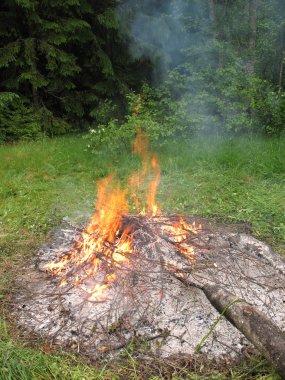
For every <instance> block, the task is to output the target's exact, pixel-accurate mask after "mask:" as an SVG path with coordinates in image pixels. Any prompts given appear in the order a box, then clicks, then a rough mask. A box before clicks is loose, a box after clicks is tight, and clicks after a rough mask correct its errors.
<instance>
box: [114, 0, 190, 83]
mask: <svg viewBox="0 0 285 380" xmlns="http://www.w3.org/2000/svg"><path fill="white" fill-rule="evenodd" d="M189 7H190V3H189V1H187V0H164V1H161V0H146V1H137V0H128V1H124V3H123V4H122V5H121V6H119V7H118V16H119V21H120V24H121V29H122V30H123V29H125V30H126V29H128V33H129V38H130V44H129V49H130V53H131V55H132V56H133V58H134V59H140V58H148V59H150V60H151V61H152V63H153V65H154V71H155V72H154V76H155V77H156V78H157V77H160V79H162V78H163V76H164V74H165V73H166V72H167V70H169V69H170V68H173V67H175V66H177V65H178V64H180V63H181V62H183V49H185V48H186V47H187V46H189V38H191V37H192V36H191V33H189V30H187V28H186V24H185V14H188V15H189V14H193V11H195V12H196V11H197V9H194V8H196V7H195V6H193V5H191V7H192V9H191V10H190V12H189ZM188 21H189V20H188Z"/></svg>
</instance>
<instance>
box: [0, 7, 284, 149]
mask: <svg viewBox="0 0 285 380" xmlns="http://www.w3.org/2000/svg"><path fill="white" fill-rule="evenodd" d="M118 9H123V16H124V17H121V16H122V13H121V14H120V12H118ZM173 10H174V11H173ZM173 12H174V13H173ZM139 14H143V15H144V17H146V20H148V22H150V24H149V25H150V29H148V25H145V24H144V18H141V19H140V23H137V24H136V28H133V26H134V23H135V20H137V19H138V15H139ZM151 20H153V21H151ZM284 20H285V2H284V0H270V1H268V0H246V1H245V0H2V1H1V4H0V141H1V140H2V141H9V140H13V139H17V138H23V137H36V136H37V135H39V134H41V133H45V134H47V135H55V134H60V133H66V132H71V131H73V130H84V129H86V128H87V127H88V126H90V125H93V126H94V125H95V126H97V125H98V124H107V123H108V121H109V120H110V119H113V120H116V119H120V118H122V115H123V114H124V113H125V111H126V102H127V101H126V99H130V96H132V95H130V94H132V91H138V92H139V91H140V88H141V85H142V83H143V82H150V81H152V84H155V85H156V86H157V85H158V83H160V81H161V79H162V78H164V79H165V78H167V80H166V82H165V83H164V87H163V88H162V90H161V91H159V90H158V92H157V89H156V90H155V91H154V92H153V93H151V92H149V91H148V93H149V94H151V95H150V97H151V98H150V100H149V99H147V97H146V95H144V96H143V97H142V98H144V99H145V108H146V107H148V108H149V109H148V110H146V111H147V112H145V113H146V114H148V116H150V115H151V117H152V118H153V116H152V115H155V118H156V119H155V122H159V121H161V123H163V120H166V124H167V123H168V124H167V125H168V127H167V128H173V125H176V126H179V128H181V129H187V128H188V129H189V130H191V128H192V130H196V129H199V128H202V126H208V127H211V126H213V125H214V126H219V125H224V126H226V127H227V128H228V129H231V130H234V131H240V130H250V129H252V128H253V126H256V125H262V126H263V131H265V132H267V133H275V132H278V133H279V132H280V131H282V130H283V129H284V124H285V117H284V116H283V115H284V114H285V100H284V99H285V97H284V86H285V79H284V61H285V21H284ZM134 34H135V35H134ZM167 38H168V39H167ZM167 73H168V75H166V74H167ZM144 88H145V87H144ZM165 93H167V94H168V95H167V96H165ZM156 94H158V96H157V95H156ZM151 105H152V107H156V110H154V108H152V107H151ZM142 109H143V107H142ZM225 110H228V112H227V113H225ZM175 115H176V116H177V117H176V119H175V117H174V116H175ZM165 118H166V119H165ZM167 118H168V119H167ZM113 125H114V123H113ZM161 128H162V129H164V130H165V131H166V130H167V128H166V129H165V126H162V127H161ZM224 128H225V127H224ZM167 134H171V131H170V130H169V131H168V132H167Z"/></svg>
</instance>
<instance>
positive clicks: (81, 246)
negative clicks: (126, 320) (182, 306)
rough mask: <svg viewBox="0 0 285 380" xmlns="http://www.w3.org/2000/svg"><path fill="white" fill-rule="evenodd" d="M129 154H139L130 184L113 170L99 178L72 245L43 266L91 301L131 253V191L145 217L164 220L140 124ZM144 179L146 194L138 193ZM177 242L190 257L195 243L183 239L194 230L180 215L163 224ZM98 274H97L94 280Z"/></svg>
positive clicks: (156, 172) (154, 165)
mask: <svg viewBox="0 0 285 380" xmlns="http://www.w3.org/2000/svg"><path fill="white" fill-rule="evenodd" d="M133 154H136V155H139V156H140V158H141V161H142V164H141V169H140V170H139V171H137V172H135V173H133V174H132V175H131V176H130V178H129V180H128V185H129V186H128V187H129V188H125V189H124V188H122V186H121V184H120V182H119V181H118V180H116V178H115V176H114V175H110V176H109V177H107V178H104V179H102V180H100V181H98V182H97V188H98V197H97V203H96V211H95V213H94V215H93V217H92V218H91V220H90V223H89V225H88V226H87V228H86V230H85V231H84V232H83V233H82V235H81V238H80V239H79V241H78V242H77V244H76V246H75V248H74V249H73V250H72V251H71V252H69V253H68V254H66V255H64V256H63V257H61V258H60V259H57V260H55V261H53V262H51V263H50V264H48V265H47V267H46V269H47V271H49V272H50V273H52V274H53V275H55V276H60V277H61V279H60V284H59V286H60V287H65V286H67V285H70V281H72V282H73V285H74V286H77V287H79V288H80V289H81V290H83V291H85V292H86V294H87V295H88V299H89V300H90V301H100V300H102V299H104V297H105V296H104V295H105V293H106V292H107V291H108V289H109V288H110V286H111V284H112V283H113V282H114V281H115V280H116V279H117V275H116V269H123V268H125V267H127V266H128V264H129V262H130V258H131V257H132V256H133V255H134V248H133V246H134V244H133V243H134V242H133V232H134V226H132V225H128V226H126V227H125V226H124V225H123V221H124V217H125V216H126V215H127V214H128V213H129V210H130V205H129V202H128V195H130V197H131V199H132V201H133V206H134V208H135V211H136V213H137V214H139V215H141V216H145V217H147V218H150V219H151V218H154V217H155V218H156V220H159V221H161V222H164V219H165V218H164V217H163V216H162V215H161V211H160V210H159V207H158V205H157V202H156V195H157V188H158V185H159V182H160V167H159V163H158V159H157V157H156V155H153V154H151V152H150V151H149V148H148V141H147V138H146V136H144V134H143V133H142V131H141V129H138V132H137V136H136V139H135V141H134V143H133ZM145 183H147V188H146V196H145V197H144V198H142V197H141V196H139V194H143V190H144V189H145ZM163 230H164V232H165V233H167V234H168V235H169V237H170V239H172V241H173V243H175V244H177V247H178V249H179V251H180V253H182V254H185V255H186V256H187V257H188V258H189V259H191V260H192V259H193V255H194V253H193V249H192V247H191V246H189V245H187V244H186V240H187V238H188V237H189V235H190V233H196V230H195V226H190V225H189V224H187V223H186V222H185V221H184V219H183V218H182V217H181V218H180V219H179V220H178V221H176V222H173V223H172V224H171V225H169V224H167V223H166V224H165V226H164V227H163ZM95 275H96V278H97V277H98V276H99V277H100V278H101V280H100V281H99V282H98V279H97V283H95V280H92V279H94V278H95Z"/></svg>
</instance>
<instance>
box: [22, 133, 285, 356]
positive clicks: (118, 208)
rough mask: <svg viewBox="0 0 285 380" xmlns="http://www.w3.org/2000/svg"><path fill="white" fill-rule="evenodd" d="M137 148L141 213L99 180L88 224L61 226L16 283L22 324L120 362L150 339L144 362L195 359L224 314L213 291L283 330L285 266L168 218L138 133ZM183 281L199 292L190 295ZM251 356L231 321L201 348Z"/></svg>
mask: <svg viewBox="0 0 285 380" xmlns="http://www.w3.org/2000/svg"><path fill="white" fill-rule="evenodd" d="M133 149H134V153H136V154H139V155H140V156H141V158H142V168H141V170H140V171H138V172H137V173H135V174H133V175H132V176H131V177H130V178H129V180H128V184H129V186H130V188H131V191H130V192H129V195H130V197H131V198H132V199H133V203H134V208H135V211H136V214H135V215H132V214H131V213H130V209H131V208H130V206H129V203H128V202H127V190H125V189H123V188H122V186H121V185H120V183H119V182H118V181H116V180H115V177H114V176H110V177H108V178H107V179H104V180H101V181H100V182H99V183H98V200H97V207H96V212H95V214H94V216H93V217H92V218H91V221H90V223H89V225H88V226H87V227H86V228H84V229H78V228H76V227H72V226H68V228H67V229H62V230H61V231H60V232H59V236H58V238H56V239H55V241H54V243H53V245H52V246H51V247H46V248H45V249H43V250H42V251H41V252H40V254H39V255H38V257H37V266H36V268H35V266H34V265H32V266H31V267H29V268H26V271H25V273H26V274H25V276H23V277H22V278H21V279H19V280H18V285H19V286H20V287H21V289H23V290H22V292H21V293H20V294H17V296H16V299H15V305H16V309H15V313H16V314H17V315H18V317H19V318H20V321H19V322H20V324H21V325H22V326H25V327H26V328H27V329H28V330H33V331H35V332H37V333H38V334H39V335H40V336H42V337H45V338H46V339H48V340H50V341H53V342H54V343H55V344H60V345H62V346H65V347H71V348H73V349H76V350H77V351H78V352H85V353H87V354H88V355H90V356H92V357H98V356H101V355H103V354H104V355H106V354H113V355H115V354H116V353H117V352H119V351H120V350H121V349H122V348H124V347H125V346H126V345H128V343H129V342H130V341H133V340H134V339H139V341H145V342H148V345H147V352H146V351H145V352H144V353H143V355H145V356H146V355H147V356H151V355H156V356H170V355H175V354H180V353H186V354H193V353H194V351H195V347H196V346H197V345H198V343H199V342H200V341H201V339H202V338H203V336H204V335H205V334H206V333H207V332H208V331H209V329H210V328H211V326H212V325H213V323H214V321H215V319H216V318H217V316H218V313H217V311H216V310H215V309H214V308H213V307H212V306H211V304H210V303H209V301H208V299H207V297H206V296H205V294H204V292H203V291H202V290H201V289H204V288H205V286H213V285H214V286H217V287H219V288H222V289H227V291H232V293H234V294H236V295H237V296H238V297H240V298H243V299H244V300H246V301H247V302H250V303H252V304H254V305H255V306H257V307H258V308H259V309H260V310H261V311H263V312H266V313H267V314H268V315H269V317H270V318H271V319H272V321H273V322H274V323H275V324H276V325H277V326H279V328H280V329H284V328H285V320H284V315H285V313H284V312H285V309H284V302H283V300H284V296H285V292H284V288H285V285H284V284H285V280H284V279H285V275H284V274H285V270H284V262H283V261H282V260H281V259H280V258H279V257H278V255H276V254H274V253H273V252H272V251H271V250H270V248H269V247H268V246H266V245H265V244H263V243H261V242H259V241H257V240H255V239H254V238H251V237H249V236H247V235H244V234H240V233H236V232H232V231H227V230H226V229H219V228H217V227H213V226H210V225H208V224H207V222H205V223H203V228H201V226H199V227H197V226H196V225H195V223H194V221H193V220H188V219H187V220H186V219H183V218H182V217H181V216H177V215H165V214H162V212H161V211H159V207H158V206H157V203H156V200H155V198H156V197H155V196H156V191H157V186H158V183H159V178H160V172H159V165H158V162H157V159H156V157H155V156H154V155H151V154H150V153H149V152H148V148H147V140H146V138H145V137H144V136H143V135H142V133H141V132H140V131H139V132H138V136H137V138H136V140H135V143H134V147H133ZM149 157H150V158H149ZM149 178H150V179H149ZM145 182H148V187H147V196H146V197H145V200H143V199H142V198H141V197H139V196H138V194H141V193H142V191H141V189H142V186H143V184H144V183H145ZM181 276H182V277H181ZM181 278H183V280H184V281H186V282H191V283H195V287H191V288H185V287H184V286H183V284H182V283H181ZM235 325H236V326H237V324H235ZM248 349H250V350H253V347H252V346H251V344H250V343H249V341H248V340H247V339H246V338H245V337H244V336H243V335H242V334H241V333H240V332H239V331H238V330H237V329H235V328H234V327H233V326H232V325H231V324H229V323H228V322H226V321H225V320H222V321H221V322H220V323H219V325H218V326H217V328H216V330H215V331H214V333H213V334H212V335H211V336H210V337H209V339H208V340H207V341H206V342H205V344H204V345H203V347H202V351H203V353H204V354H206V355H207V356H208V357H209V358H216V359H218V360H222V359H223V358H225V359H227V360H228V358H231V359H238V358H240V357H242V355H243V353H244V352H245V350H248ZM140 354H142V352H140Z"/></svg>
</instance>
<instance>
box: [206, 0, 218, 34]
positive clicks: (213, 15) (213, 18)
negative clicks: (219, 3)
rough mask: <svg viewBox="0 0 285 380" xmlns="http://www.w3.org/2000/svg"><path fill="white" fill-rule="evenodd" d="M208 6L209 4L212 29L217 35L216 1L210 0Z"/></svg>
mask: <svg viewBox="0 0 285 380" xmlns="http://www.w3.org/2000/svg"><path fill="white" fill-rule="evenodd" d="M208 4H209V13H210V20H211V28H212V31H213V34H215V33H216V13H215V0H208Z"/></svg>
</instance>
